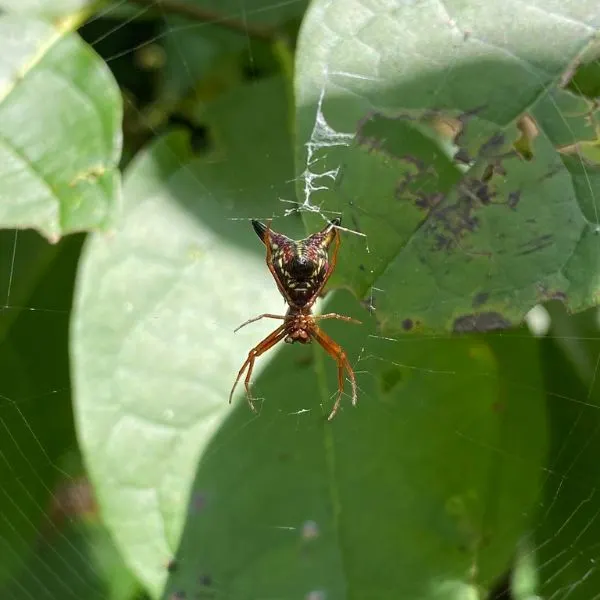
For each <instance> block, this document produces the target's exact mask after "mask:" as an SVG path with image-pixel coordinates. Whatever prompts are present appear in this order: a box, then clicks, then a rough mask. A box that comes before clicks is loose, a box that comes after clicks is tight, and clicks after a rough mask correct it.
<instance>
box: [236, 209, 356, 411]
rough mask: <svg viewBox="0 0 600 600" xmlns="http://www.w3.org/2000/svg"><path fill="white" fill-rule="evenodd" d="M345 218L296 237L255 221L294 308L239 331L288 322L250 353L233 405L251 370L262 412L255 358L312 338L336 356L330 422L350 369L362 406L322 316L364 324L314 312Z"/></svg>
mask: <svg viewBox="0 0 600 600" xmlns="http://www.w3.org/2000/svg"><path fill="white" fill-rule="evenodd" d="M341 222H342V221H341V219H339V218H335V219H333V220H332V221H331V222H330V223H329V224H328V225H327V226H326V227H324V228H323V229H322V230H321V231H318V232H317V233H313V234H312V235H311V236H309V237H307V238H305V239H303V240H298V241H296V240H292V239H290V238H288V237H287V236H285V235H283V234H281V233H277V232H275V231H273V230H272V229H271V221H268V222H267V224H266V225H264V224H263V223H261V222H260V221H255V220H253V221H252V226H253V227H254V231H256V234H257V235H258V237H259V238H260V239H261V240H262V242H263V244H264V245H265V246H266V248H267V267H268V268H269V271H271V275H273V279H275V283H276V284H277V287H278V288H279V291H280V292H281V295H282V296H283V298H284V299H285V301H286V303H287V305H288V310H287V312H286V314H285V315H273V314H270V313H265V314H262V315H259V316H258V317H254V318H253V319H249V320H248V321H246V322H245V323H242V324H241V325H240V326H239V327H238V328H237V329H236V330H235V331H238V330H240V329H241V328H242V327H245V326H246V325H249V324H250V323H254V322H255V321H258V320H260V319H264V318H268V319H281V320H282V321H283V323H282V324H281V325H280V326H279V327H277V329H275V331H273V332H272V333H271V334H270V335H268V336H267V337H266V338H265V339H264V340H262V341H261V342H259V343H258V344H257V345H256V346H254V348H252V350H250V352H249V353H248V357H247V358H246V360H245V362H244V364H243V365H242V368H241V369H240V370H239V372H238V374H237V377H236V378H235V382H234V384H233V387H232V388H231V393H230V394H229V403H230V404H231V399H232V397H233V392H234V391H235V388H236V386H237V384H238V382H239V380H240V378H241V377H242V375H243V374H244V371H246V378H245V380H244V386H245V388H246V397H247V399H248V404H249V405H250V408H251V409H252V410H253V411H254V412H256V409H255V407H254V403H253V402H252V394H251V393H250V377H251V375H252V369H253V368H254V362H255V360H256V359H257V358H258V357H259V356H260V355H261V354H264V353H265V352H266V351H267V350H270V349H271V348H272V347H273V346H274V345H275V344H277V343H278V342H280V341H281V340H285V341H286V342H288V343H290V344H293V343H294V342H299V343H301V344H309V343H310V342H311V341H312V340H316V341H317V342H318V343H319V344H320V345H321V346H322V347H323V349H324V350H325V351H326V352H327V354H329V355H330V356H331V357H332V358H333V360H335V362H336V363H337V368H338V391H337V397H336V400H335V403H334V405H333V409H332V410H331V413H330V414H329V417H328V420H329V421H331V419H333V417H335V415H336V413H337V411H338V409H339V407H340V401H341V398H342V393H343V391H344V370H345V371H346V372H347V373H348V376H349V378H350V383H351V384H352V405H356V400H357V393H356V379H355V377H354V371H353V370H352V367H351V366H350V363H349V362H348V358H347V357H346V353H345V352H344V349H343V348H342V347H341V346H339V345H338V344H337V343H336V342H334V341H333V340H332V339H331V338H330V337H329V336H328V335H327V334H326V333H324V332H323V331H322V330H321V329H320V328H319V326H318V325H317V321H319V320H321V319H340V320H341V321H348V322H350V323H358V324H360V323H361V322H360V321H357V320H356V319H352V318H350V317H346V316H343V315H338V314H337V313H328V314H325V315H317V316H314V315H313V314H312V307H313V305H314V303H315V301H316V300H317V297H318V296H319V294H320V293H321V291H322V289H323V287H324V286H325V284H326V283H327V280H328V279H329V277H330V276H331V274H332V273H333V271H334V269H335V265H336V262H337V255H338V250H339V248H340V233H339V231H338V229H337V227H339V226H340V224H341ZM332 242H334V247H333V256H332V258H331V262H329V256H328V249H329V246H330V245H331V243H332Z"/></svg>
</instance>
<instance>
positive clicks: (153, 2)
mask: <svg viewBox="0 0 600 600" xmlns="http://www.w3.org/2000/svg"><path fill="white" fill-rule="evenodd" d="M129 2H130V3H131V4H139V5H141V6H151V7H156V8H159V9H162V10H163V11H164V12H166V13H170V14H173V15H180V16H182V17H187V18H188V19H191V20H193V21H200V22H202V23H210V24H212V25H219V26H221V27H225V28H227V29H231V30H232V31H236V32H237V33H243V34H245V35H249V36H250V37H252V38H256V39H259V40H266V41H271V40H273V39H274V38H275V31H274V30H273V29H271V28H267V27H261V26H260V25H253V24H251V23H247V22H246V21H242V20H241V19H232V18H230V17H224V16H223V15H220V14H218V13H217V12H214V11H211V10H207V9H205V8H201V7H200V6H197V5H195V4H191V3H190V2H183V1H181V0H129Z"/></svg>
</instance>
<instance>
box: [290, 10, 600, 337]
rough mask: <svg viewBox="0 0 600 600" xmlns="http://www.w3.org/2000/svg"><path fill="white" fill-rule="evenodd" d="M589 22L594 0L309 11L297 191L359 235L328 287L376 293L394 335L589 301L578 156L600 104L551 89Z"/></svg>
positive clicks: (588, 230)
mask: <svg viewBox="0 0 600 600" xmlns="http://www.w3.org/2000/svg"><path fill="white" fill-rule="evenodd" d="M599 27H600V11H599V10H598V5H597V3H595V2H591V1H589V2H588V1H584V2H580V1H572V2H563V3H560V6H558V5H556V6H554V7H551V6H549V5H548V4H547V3H545V2H541V1H540V2H537V1H530V2H526V3H524V2H503V3H498V2H486V3H464V2H454V1H450V2H444V3H440V2H437V1H433V0H432V1H425V2H418V3H401V4H400V5H384V4H381V3H376V2H369V1H367V0H343V1H342V2H335V3H332V2H324V1H323V2H321V1H317V2H314V3H313V4H312V5H311V8H310V10H309V12H308V14H307V17H306V19H305V22H304V24H303V28H302V32H301V38H300V44H299V48H298V57H297V76H296V100H297V105H298V106H297V128H298V140H297V156H296V158H297V172H298V173H303V172H305V171H306V173H305V176H304V181H302V182H301V183H300V184H299V186H298V190H299V193H300V195H301V200H302V201H303V202H304V203H305V205H306V206H307V207H308V208H315V207H319V208H320V209H321V210H325V211H327V212H329V214H331V213H335V212H339V213H341V214H342V215H343V217H344V219H345V223H346V225H347V227H349V228H350V229H353V230H355V231H357V232H358V233H360V234H361V235H356V236H353V237H351V238H350V240H351V241H350V242H349V244H350V245H351V246H352V251H351V252H350V253H349V255H347V257H348V256H351V259H349V258H347V257H346V258H345V259H344V260H343V261H342V262H341V264H340V267H339V269H338V275H337V282H338V283H339V284H340V285H345V286H348V287H351V288H352V289H353V290H354V291H355V293H356V294H357V295H359V296H360V297H368V296H370V295H371V292H372V290H375V292H374V297H375V300H374V302H375V306H376V308H377V314H378V317H379V320H380V322H381V323H382V324H383V325H384V327H386V328H387V329H388V330H389V331H397V332H398V331H403V330H418V329H425V330H435V331H448V330H454V331H468V330H488V329H495V328H504V327H506V326H508V325H510V324H514V323H518V322H520V321H521V319H522V318H523V316H524V315H525V314H526V313H527V311H528V310H529V309H530V308H531V307H532V306H533V305H534V304H536V303H537V302H540V301H543V300H546V299H549V298H560V299H562V300H563V301H564V302H566V303H567V304H568V306H569V307H570V308H571V309H573V310H581V309H582V308H585V307H586V306H590V305H594V304H595V303H596V302H597V298H598V294H599V292H600V288H599V287H598V283H599V282H598V280H597V278H596V277H595V276H594V275H593V274H594V273H596V272H597V270H598V266H599V262H598V260H599V259H598V256H599V255H600V245H599V244H600V237H599V236H598V235H597V234H598V231H599V229H598V227H599V225H598V223H599V221H598V218H597V212H598V211H597V198H598V197H599V196H600V187H598V186H599V181H600V179H599V175H598V164H596V163H594V162H590V161H589V160H588V159H587V157H585V156H583V155H582V152H581V149H582V145H584V144H586V143H590V140H591V141H594V140H595V139H596V136H597V133H596V132H597V128H596V126H595V123H596V122H597V115H596V113H595V110H596V108H595V107H594V106H592V105H591V104H589V103H586V102H584V101H582V100H581V101H580V100H579V99H577V98H575V97H573V96H571V95H570V94H569V93H567V92H565V91H562V90H561V89H560V88H559V87H558V84H559V83H560V78H561V74H562V73H563V72H564V71H565V70H567V68H568V67H569V66H570V64H571V62H572V61H574V60H575V59H576V58H577V56H578V55H580V54H581V53H582V52H583V51H585V49H586V48H587V47H588V46H589V45H590V44H591V43H592V42H593V41H594V40H595V37H596V35H597V33H598V29H599ZM550 39H551V40H552V44H548V43H547V41H548V40H550ZM307 144H308V145H307ZM306 182H307V183H308V185H306ZM311 192H312V193H311ZM309 222H310V223H314V220H310V221H309Z"/></svg>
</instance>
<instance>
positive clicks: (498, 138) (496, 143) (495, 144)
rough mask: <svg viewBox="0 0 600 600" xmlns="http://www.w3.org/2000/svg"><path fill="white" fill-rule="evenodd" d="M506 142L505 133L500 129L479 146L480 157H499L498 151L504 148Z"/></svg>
mask: <svg viewBox="0 0 600 600" xmlns="http://www.w3.org/2000/svg"><path fill="white" fill-rule="evenodd" d="M505 143H506V138H505V137H504V134H503V133H502V132H500V131H498V132H496V133H495V134H494V135H492V136H491V137H490V138H489V139H487V140H486V141H485V142H483V144H481V146H480V147H479V157H480V158H497V157H498V152H499V151H500V150H502V148H503V146H504V144H505Z"/></svg>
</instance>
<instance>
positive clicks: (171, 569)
mask: <svg viewBox="0 0 600 600" xmlns="http://www.w3.org/2000/svg"><path fill="white" fill-rule="evenodd" d="M167 571H168V572H169V573H175V571H177V561H176V560H175V559H174V558H173V559H171V560H170V561H169V562H168V563H167Z"/></svg>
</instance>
